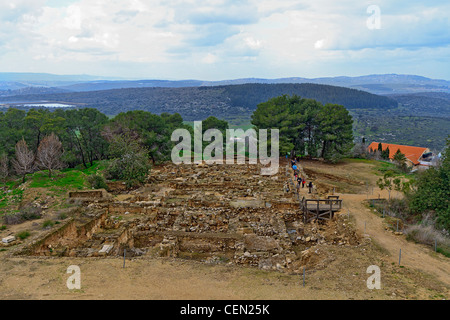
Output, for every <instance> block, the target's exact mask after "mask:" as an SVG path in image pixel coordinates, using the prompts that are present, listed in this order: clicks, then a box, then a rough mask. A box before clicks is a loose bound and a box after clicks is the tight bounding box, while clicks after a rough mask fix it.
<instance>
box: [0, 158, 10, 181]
mask: <svg viewBox="0 0 450 320" xmlns="http://www.w3.org/2000/svg"><path fill="white" fill-rule="evenodd" d="M8 164H9V160H8V156H7V155H6V153H3V154H2V155H1V156H0V179H6V178H7V177H8V175H9V166H8Z"/></svg>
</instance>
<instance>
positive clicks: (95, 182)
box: [87, 174, 108, 190]
mask: <svg viewBox="0 0 450 320" xmlns="http://www.w3.org/2000/svg"><path fill="white" fill-rule="evenodd" d="M87 181H88V183H89V185H90V186H91V188H93V189H105V190H108V185H107V184H106V180H105V178H104V177H103V176H102V175H100V174H93V175H91V176H89V177H88V178H87Z"/></svg>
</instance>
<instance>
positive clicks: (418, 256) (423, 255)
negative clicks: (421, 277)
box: [338, 189, 450, 286]
mask: <svg viewBox="0 0 450 320" xmlns="http://www.w3.org/2000/svg"><path fill="white" fill-rule="evenodd" d="M375 190H376V189H375ZM377 193H380V194H381V195H382V196H385V195H384V193H383V191H380V190H377ZM338 195H339V196H340V197H341V199H343V200H344V201H343V203H344V210H343V212H342V214H347V210H349V211H350V215H351V216H352V217H354V218H355V220H356V226H357V229H358V232H359V233H360V234H364V230H365V234H367V235H368V236H369V237H370V238H371V239H372V240H373V241H375V242H376V243H377V244H378V245H380V246H381V247H383V248H384V249H386V250H387V251H388V252H389V254H390V259H391V260H392V261H391V262H395V263H398V260H399V253H400V249H401V265H403V266H406V267H411V268H414V269H417V270H420V271H423V272H426V273H429V274H432V275H434V276H436V277H437V278H438V279H439V280H440V281H442V282H443V283H445V284H446V285H448V286H450V260H449V259H448V258H446V257H444V256H442V255H440V254H435V253H434V252H433V251H432V250H431V249H430V248H428V247H426V246H424V245H419V244H415V243H412V242H409V241H407V240H406V239H405V236H404V235H395V234H393V233H391V232H389V231H387V230H385V228H384V226H383V218H381V217H378V216H376V215H374V214H373V213H372V212H371V211H370V210H369V209H368V208H367V207H365V206H364V204H363V201H364V200H365V199H367V195H364V194H338Z"/></svg>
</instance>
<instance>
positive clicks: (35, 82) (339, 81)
mask: <svg viewBox="0 0 450 320" xmlns="http://www.w3.org/2000/svg"><path fill="white" fill-rule="evenodd" d="M252 83H253V84H255V83H259V84H282V83H291V84H300V83H314V84H325V85H332V86H340V87H346V88H352V89H358V90H363V91H367V92H370V93H374V94H382V95H383V94H407V93H417V92H446V93H450V81H447V80H440V79H430V78H426V77H423V76H417V75H402V74H373V75H365V76H356V77H349V76H339V77H321V78H304V77H287V78H277V79H264V78H242V79H230V80H220V81H203V80H192V79H187V80H156V79H142V80H127V79H118V78H108V77H98V76H91V75H54V74H47V73H0V91H1V90H3V91H6V90H15V89H21V88H24V87H27V86H29V87H57V88H60V89H63V90H68V91H74V92H83V91H99V90H109V89H122V88H147V87H150V88H151V87H161V88H182V87H201V86H221V85H237V84H252Z"/></svg>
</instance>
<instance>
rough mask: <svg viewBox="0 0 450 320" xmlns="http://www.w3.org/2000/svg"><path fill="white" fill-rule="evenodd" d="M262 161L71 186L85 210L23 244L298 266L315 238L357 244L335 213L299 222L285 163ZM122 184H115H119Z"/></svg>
mask: <svg viewBox="0 0 450 320" xmlns="http://www.w3.org/2000/svg"><path fill="white" fill-rule="evenodd" d="M260 169H261V167H260V166H259V165H248V164H246V165H221V166H219V165H205V164H202V165H194V164H193V165H180V166H176V165H172V164H169V165H166V166H162V167H159V168H154V169H153V170H152V174H151V177H150V181H152V183H149V184H147V185H145V186H144V187H142V188H140V189H138V190H134V191H132V192H128V193H127V192H126V191H124V190H123V189H121V188H120V187H117V188H115V189H114V191H115V192H116V195H115V197H113V196H111V195H105V192H104V190H103V191H88V192H73V193H70V195H69V201H71V200H72V201H73V200H74V199H79V200H80V199H81V200H82V201H81V202H80V203H81V205H82V206H83V208H84V209H83V210H82V211H83V213H82V214H80V215H79V216H78V217H75V218H74V219H72V220H70V221H69V222H66V223H65V224H64V225H62V226H61V227H60V228H59V229H57V230H55V231H52V232H49V233H48V234H46V235H44V236H43V237H42V238H41V239H40V240H38V241H35V242H33V243H32V244H31V245H29V246H27V247H26V248H25V249H24V250H23V251H21V253H22V254H29V255H45V256H55V255H57V256H83V257H91V256H122V255H123V254H126V256H127V257H130V256H143V255H147V256H157V257H174V258H182V259H195V260H201V261H204V262H207V263H231V264H242V265H248V266H255V267H258V268H261V269H270V270H272V269H277V270H290V271H294V272H298V271H299V270H300V267H301V266H302V265H304V264H305V263H306V262H307V260H308V259H310V256H311V254H312V251H311V248H313V247H314V246H317V245H319V244H331V245H356V244H358V238H357V236H356V235H355V234H354V233H353V232H351V231H349V230H347V229H346V228H343V227H342V223H340V222H339V221H338V220H339V218H338V217H334V218H333V219H332V220H330V221H328V222H322V223H314V222H313V223H304V221H303V215H302V212H301V210H300V205H299V201H298V200H297V199H298V197H297V195H296V194H294V193H293V192H292V191H291V192H286V190H285V187H284V186H285V184H286V174H285V170H284V168H283V169H282V170H281V169H280V170H279V173H278V174H277V175H273V176H262V175H260ZM118 185H119V186H121V185H120V184H118Z"/></svg>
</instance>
